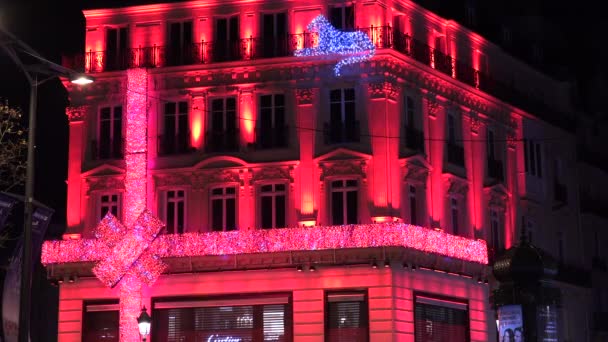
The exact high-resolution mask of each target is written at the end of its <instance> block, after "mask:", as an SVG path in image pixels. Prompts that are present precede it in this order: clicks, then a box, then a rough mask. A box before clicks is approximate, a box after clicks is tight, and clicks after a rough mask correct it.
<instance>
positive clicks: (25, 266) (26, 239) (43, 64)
mask: <svg viewBox="0 0 608 342" xmlns="http://www.w3.org/2000/svg"><path fill="white" fill-rule="evenodd" d="M0 38H2V39H4V40H5V41H4V42H2V43H1V44H0V46H1V47H2V48H3V49H4V51H5V52H6V54H7V55H8V56H9V57H10V58H11V59H12V60H13V62H15V64H17V66H18V67H19V69H21V71H23V73H24V74H25V77H26V79H27V81H28V84H29V86H30V105H29V114H28V117H29V121H28V140H27V164H26V178H25V199H24V210H23V255H22V257H21V291H20V299H19V300H20V301H19V342H29V331H30V302H31V298H30V296H31V293H30V290H31V282H32V274H31V272H32V210H33V202H34V170H35V168H34V149H35V147H36V145H35V138H36V105H37V101H38V86H39V85H41V84H43V83H45V82H46V81H49V80H51V79H53V78H55V77H65V78H68V79H70V81H71V82H72V83H74V84H78V85H86V84H89V83H91V82H93V78H91V77H89V76H86V75H83V74H79V73H77V72H76V71H74V70H71V69H68V68H66V67H63V66H61V65H59V64H56V63H53V62H51V61H49V60H47V59H45V58H44V57H42V56H41V55H40V54H39V53H38V52H36V51H35V50H34V49H32V48H31V47H30V46H28V45H27V44H26V43H24V42H23V41H21V40H20V39H19V38H17V37H16V36H14V35H13V34H12V33H10V32H8V31H6V30H5V29H4V28H3V27H1V26H0ZM22 58H24V59H25V60H26V61H32V63H31V64H30V63H26V62H24V61H23V60H22ZM39 76H42V79H39Z"/></svg>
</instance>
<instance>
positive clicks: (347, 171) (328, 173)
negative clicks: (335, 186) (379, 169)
mask: <svg viewBox="0 0 608 342" xmlns="http://www.w3.org/2000/svg"><path fill="white" fill-rule="evenodd" d="M320 167H321V181H323V180H325V178H326V177H333V176H360V177H361V179H363V180H365V179H366V178H367V175H366V169H367V163H366V162H365V161H362V160H356V161H355V160H353V161H339V162H331V163H327V162H325V163H322V164H321V165H320Z"/></svg>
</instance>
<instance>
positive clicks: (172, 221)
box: [167, 202, 175, 234]
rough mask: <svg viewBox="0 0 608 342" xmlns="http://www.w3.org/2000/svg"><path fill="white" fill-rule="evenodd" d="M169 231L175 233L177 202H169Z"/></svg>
mask: <svg viewBox="0 0 608 342" xmlns="http://www.w3.org/2000/svg"><path fill="white" fill-rule="evenodd" d="M167 233H169V234H174V233H175V202H168V203H167Z"/></svg>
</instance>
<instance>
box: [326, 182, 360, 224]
mask: <svg viewBox="0 0 608 342" xmlns="http://www.w3.org/2000/svg"><path fill="white" fill-rule="evenodd" d="M358 193H359V187H358V182H357V180H354V179H348V180H336V181H332V182H331V222H332V224H333V225H343V224H357V223H358V218H359V214H358Z"/></svg>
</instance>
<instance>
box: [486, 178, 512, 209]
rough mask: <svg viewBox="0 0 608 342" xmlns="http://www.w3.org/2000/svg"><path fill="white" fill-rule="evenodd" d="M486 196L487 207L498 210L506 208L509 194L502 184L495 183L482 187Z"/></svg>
mask: <svg viewBox="0 0 608 342" xmlns="http://www.w3.org/2000/svg"><path fill="white" fill-rule="evenodd" d="M484 190H485V192H486V195H487V198H488V207H489V208H490V209H493V210H497V211H499V212H505V211H506V210H507V201H508V198H509V194H508V193H507V191H506V190H505V188H504V186H502V185H497V186H492V187H489V188H486V189H484Z"/></svg>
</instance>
